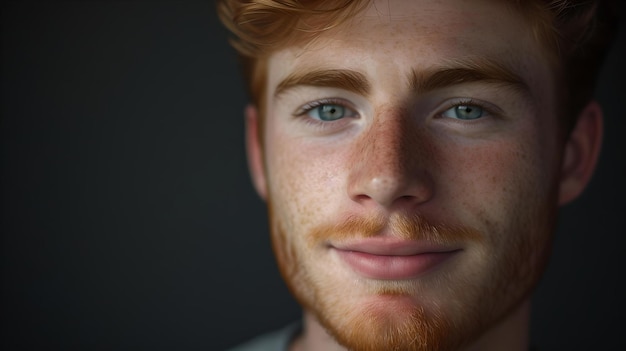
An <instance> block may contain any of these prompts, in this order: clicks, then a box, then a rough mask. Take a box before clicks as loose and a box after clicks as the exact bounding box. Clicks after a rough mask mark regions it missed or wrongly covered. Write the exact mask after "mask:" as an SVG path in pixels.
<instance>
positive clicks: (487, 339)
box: [289, 299, 530, 351]
mask: <svg viewBox="0 0 626 351" xmlns="http://www.w3.org/2000/svg"><path fill="white" fill-rule="evenodd" d="M303 322H304V327H303V331H302V334H301V335H300V336H299V337H298V338H297V339H296V340H294V342H293V343H292V345H291V346H290V348H289V350H290V351H346V350H347V349H346V348H344V347H343V346H341V345H339V344H338V343H337V342H336V341H335V339H333V338H332V337H331V336H330V335H329V334H328V333H327V332H326V330H325V329H324V328H323V327H322V326H321V325H320V324H319V322H318V321H317V319H316V318H315V317H314V316H313V315H312V314H311V313H310V312H308V311H305V313H304V321H303ZM529 324H530V300H529V299H527V300H526V301H524V302H522V304H520V305H519V306H518V307H517V308H516V309H515V310H513V311H512V313H510V314H509V315H508V316H506V317H505V318H504V319H503V320H501V321H500V322H499V323H498V324H496V325H494V326H493V327H491V328H490V329H488V330H487V331H486V332H485V333H484V334H482V335H481V336H480V337H479V338H478V339H476V341H474V342H472V343H471V344H470V345H469V346H468V347H466V348H464V349H462V350H459V351H498V350H509V351H527V350H528V338H529Z"/></svg>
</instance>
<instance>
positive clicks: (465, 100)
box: [437, 98, 498, 122]
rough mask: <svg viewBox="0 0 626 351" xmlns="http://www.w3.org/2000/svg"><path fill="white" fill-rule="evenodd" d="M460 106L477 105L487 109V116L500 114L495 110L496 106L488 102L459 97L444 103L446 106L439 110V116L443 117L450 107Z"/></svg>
mask: <svg viewBox="0 0 626 351" xmlns="http://www.w3.org/2000/svg"><path fill="white" fill-rule="evenodd" d="M458 106H477V107H479V108H481V109H482V110H483V111H485V112H486V113H487V116H498V113H496V112H495V111H494V110H495V108H493V107H491V106H489V105H488V104H486V103H484V102H482V101H478V100H474V99H472V98H461V99H458V100H456V101H453V102H450V103H447V104H446V105H444V107H443V108H442V109H440V110H439V112H437V117H438V118H443V116H442V115H443V113H444V112H445V111H448V110H449V109H451V108H454V107H458ZM465 122H470V121H465Z"/></svg>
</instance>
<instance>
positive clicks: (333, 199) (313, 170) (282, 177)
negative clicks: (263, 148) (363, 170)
mask: <svg viewBox="0 0 626 351" xmlns="http://www.w3.org/2000/svg"><path fill="white" fill-rule="evenodd" d="M267 155H268V157H267V169H268V170H269V171H268V174H267V179H268V187H269V193H270V196H271V197H272V199H273V203H274V206H276V208H274V211H275V215H276V216H279V217H280V220H281V221H282V222H283V225H284V226H285V228H284V229H285V230H286V232H287V233H292V232H305V231H306V230H307V228H310V227H312V226H314V225H317V224H319V222H320V221H321V220H320V219H322V218H330V216H329V215H330V214H332V213H334V212H336V211H338V206H339V204H340V203H341V201H340V200H339V196H341V194H344V193H345V191H344V192H342V190H341V186H342V182H343V180H344V179H345V177H344V175H343V174H342V169H343V168H342V167H346V166H345V164H344V162H341V158H342V156H341V154H340V153H339V152H333V151H332V150H330V148H328V147H326V148H320V147H319V145H311V144H310V143H306V142H303V141H299V140H293V139H289V138H280V137H275V138H274V140H273V142H272V143H270V145H268V150H267ZM342 165H343V166H342Z"/></svg>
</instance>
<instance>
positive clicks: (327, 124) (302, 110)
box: [293, 98, 358, 130]
mask: <svg viewBox="0 0 626 351" xmlns="http://www.w3.org/2000/svg"><path fill="white" fill-rule="evenodd" d="M323 105H339V106H343V107H345V108H346V109H350V110H352V111H354V112H355V114H356V115H358V112H356V109H355V108H353V107H351V104H350V103H349V102H347V101H346V100H344V99H338V98H326V99H320V100H315V101H311V102H308V103H306V104H304V105H302V106H301V107H299V108H298V109H297V110H296V112H294V113H293V116H294V117H299V118H302V119H303V120H304V122H305V123H306V124H307V125H310V126H313V127H315V128H318V129H320V130H324V129H326V128H336V127H338V126H339V125H340V124H343V123H347V121H348V120H349V119H347V118H341V119H339V120H336V121H320V120H317V119H314V118H306V117H305V115H306V114H307V113H309V112H310V111H312V110H314V109H315V108H317V107H320V106H323Z"/></svg>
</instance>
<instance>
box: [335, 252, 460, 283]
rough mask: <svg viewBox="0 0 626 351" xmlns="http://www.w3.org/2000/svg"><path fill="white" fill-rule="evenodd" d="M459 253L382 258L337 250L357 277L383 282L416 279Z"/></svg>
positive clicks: (429, 253) (432, 253) (381, 256)
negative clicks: (382, 280)
mask: <svg viewBox="0 0 626 351" xmlns="http://www.w3.org/2000/svg"><path fill="white" fill-rule="evenodd" d="M459 251H460V250H455V251H447V252H427V253H422V254H418V255H409V256H384V255H373V254H369V253H364V252H359V251H344V250H337V252H338V253H339V256H340V257H341V259H343V261H344V262H345V263H347V264H348V266H350V267H351V268H352V269H353V270H354V271H355V272H357V273H358V274H359V275H361V276H363V277H365V278H370V279H384V280H400V279H410V278H416V277H418V276H420V275H423V274H425V273H427V272H429V271H431V270H433V269H434V268H435V267H437V266H439V265H441V264H442V263H443V262H444V261H446V260H448V259H450V258H451V257H452V256H454V255H455V254H457V253H458V252H459Z"/></svg>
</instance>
